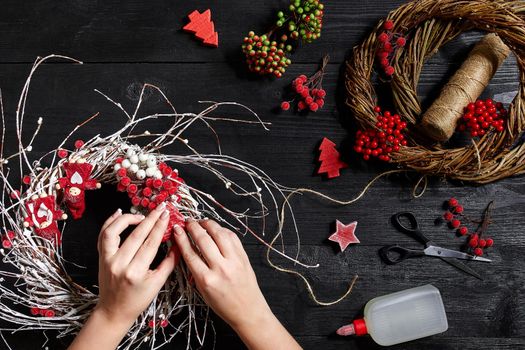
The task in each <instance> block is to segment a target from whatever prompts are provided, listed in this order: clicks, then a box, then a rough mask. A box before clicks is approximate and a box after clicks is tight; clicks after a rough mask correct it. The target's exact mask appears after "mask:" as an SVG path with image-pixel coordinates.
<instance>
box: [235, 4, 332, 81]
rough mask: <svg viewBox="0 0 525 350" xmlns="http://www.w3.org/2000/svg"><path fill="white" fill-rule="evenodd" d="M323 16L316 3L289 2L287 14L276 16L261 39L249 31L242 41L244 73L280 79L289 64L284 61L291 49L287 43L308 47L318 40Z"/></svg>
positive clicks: (289, 61)
mask: <svg viewBox="0 0 525 350" xmlns="http://www.w3.org/2000/svg"><path fill="white" fill-rule="evenodd" d="M323 15H324V5H323V4H322V3H321V2H320V1H319V0H291V1H290V6H289V7H288V9H287V10H285V11H279V12H278V13H277V22H276V24H275V26H274V27H273V28H272V29H271V30H270V31H268V32H267V33H265V34H263V35H256V34H255V33H254V32H253V31H251V32H249V33H248V36H247V37H245V38H244V42H243V44H242V51H243V53H244V55H245V56H246V62H247V64H248V69H249V70H250V71H252V72H256V73H259V74H261V75H273V76H275V77H277V78H280V77H282V75H283V74H284V72H285V71H286V67H288V66H289V65H290V64H291V63H292V61H291V60H290V59H289V58H288V57H286V54H287V53H289V52H291V51H292V49H293V48H292V45H291V43H292V41H291V40H293V41H294V42H295V41H297V40H299V39H301V40H302V41H304V42H306V43H311V42H312V41H314V40H316V39H318V38H319V37H320V36H321V28H322V26H323ZM283 28H284V29H283ZM278 33H280V34H278Z"/></svg>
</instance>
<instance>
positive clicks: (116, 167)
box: [113, 163, 122, 171]
mask: <svg viewBox="0 0 525 350" xmlns="http://www.w3.org/2000/svg"><path fill="white" fill-rule="evenodd" d="M120 168H122V165H120V164H119V163H117V164H115V165H113V170H115V171H119V170H120Z"/></svg>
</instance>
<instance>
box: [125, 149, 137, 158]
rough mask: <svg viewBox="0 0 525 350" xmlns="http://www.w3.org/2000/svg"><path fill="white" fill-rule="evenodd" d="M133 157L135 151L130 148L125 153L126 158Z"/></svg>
mask: <svg viewBox="0 0 525 350" xmlns="http://www.w3.org/2000/svg"><path fill="white" fill-rule="evenodd" d="M133 155H135V151H134V150H133V149H132V148H128V150H127V151H126V156H127V157H128V158H130V157H131V156H133Z"/></svg>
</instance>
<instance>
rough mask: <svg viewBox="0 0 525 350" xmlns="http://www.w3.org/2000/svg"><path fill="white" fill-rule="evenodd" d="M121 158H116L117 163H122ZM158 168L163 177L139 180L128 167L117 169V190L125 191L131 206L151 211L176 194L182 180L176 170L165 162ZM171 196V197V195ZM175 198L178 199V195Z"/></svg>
mask: <svg viewBox="0 0 525 350" xmlns="http://www.w3.org/2000/svg"><path fill="white" fill-rule="evenodd" d="M122 161H123V158H118V159H117V160H116V162H117V163H122ZM158 168H159V170H160V171H161V172H162V175H163V177H162V178H161V179H157V178H151V177H149V178H147V179H146V180H139V179H137V178H136V177H134V176H133V174H131V172H130V171H128V169H126V168H124V167H122V168H120V169H119V170H118V171H117V179H118V181H119V182H118V184H117V190H118V191H120V192H127V193H128V196H129V198H131V203H132V204H133V206H135V207H137V208H138V209H139V210H140V209H143V210H146V211H151V210H153V209H155V208H156V207H157V205H159V204H160V203H163V202H165V201H166V200H167V199H168V198H169V197H171V196H177V194H176V193H177V190H178V187H179V185H180V184H181V183H184V180H183V179H182V178H180V177H179V174H178V172H177V171H175V170H173V169H172V168H171V167H170V166H168V165H167V164H166V163H159V165H158ZM171 198H173V197H171ZM175 200H176V201H177V202H178V201H180V198H179V197H176V198H175Z"/></svg>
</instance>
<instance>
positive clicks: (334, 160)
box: [317, 137, 348, 179]
mask: <svg viewBox="0 0 525 350" xmlns="http://www.w3.org/2000/svg"><path fill="white" fill-rule="evenodd" d="M319 150H320V151H321V154H320V155H319V162H321V166H320V167H319V170H317V173H318V174H326V177H328V178H329V179H332V178H334V177H338V176H339V175H340V173H339V170H340V169H343V168H348V164H346V163H345V162H343V161H342V160H341V158H340V154H339V151H337V149H336V148H335V143H333V142H332V141H330V140H329V139H327V138H326V137H325V138H323V141H322V142H321V146H319Z"/></svg>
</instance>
